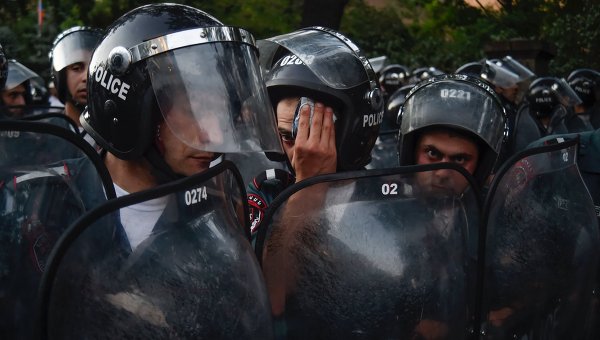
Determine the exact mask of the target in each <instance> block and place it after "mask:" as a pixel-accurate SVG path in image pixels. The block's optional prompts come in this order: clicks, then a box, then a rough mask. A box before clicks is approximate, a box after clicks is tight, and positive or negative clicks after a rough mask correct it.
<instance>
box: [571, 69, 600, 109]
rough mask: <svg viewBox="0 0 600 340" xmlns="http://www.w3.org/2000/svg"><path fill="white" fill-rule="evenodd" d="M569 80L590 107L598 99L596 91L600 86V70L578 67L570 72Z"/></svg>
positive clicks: (585, 104)
mask: <svg viewBox="0 0 600 340" xmlns="http://www.w3.org/2000/svg"><path fill="white" fill-rule="evenodd" d="M567 82H568V83H569V85H570V86H571V87H572V88H573V90H575V92H576V93H577V95H578V96H579V98H581V100H582V101H583V105H584V106H585V107H590V106H592V105H594V103H596V101H598V98H596V91H597V89H598V87H600V72H598V71H596V70H592V69H587V68H582V69H577V70H574V71H573V72H571V74H569V77H567Z"/></svg>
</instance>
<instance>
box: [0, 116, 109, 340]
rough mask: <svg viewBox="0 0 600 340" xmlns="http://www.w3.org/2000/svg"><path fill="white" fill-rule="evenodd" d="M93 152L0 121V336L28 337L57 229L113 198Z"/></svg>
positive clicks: (34, 127)
mask: <svg viewBox="0 0 600 340" xmlns="http://www.w3.org/2000/svg"><path fill="white" fill-rule="evenodd" d="M114 197H115V192H114V187H113V185H112V181H111V179H110V176H109V174H108V171H107V170H106V168H105V167H104V164H103V163H102V160H101V159H100V157H99V156H98V155H97V154H96V152H95V151H94V150H93V149H92V148H91V147H90V146H89V144H87V143H86V142H85V141H84V140H83V139H81V137H79V136H78V135H76V134H74V133H73V132H71V131H69V130H65V129H62V128H59V127H57V126H54V125H51V124H45V123H34V122H22V121H8V120H6V121H0V206H1V207H2V208H1V209H0V334H2V338H5V339H30V338H31V337H32V330H33V328H34V327H33V324H34V320H35V319H36V313H35V311H36V308H35V307H36V304H37V298H38V295H37V292H38V285H39V282H40V280H41V276H42V273H43V272H44V270H45V268H46V265H47V259H48V256H49V255H50V252H51V251H52V249H53V247H54V244H55V243H56V242H57V240H58V239H59V238H60V236H61V235H62V233H63V231H64V230H65V229H66V228H67V227H68V226H69V225H70V224H71V223H73V222H74V221H75V220H76V219H77V218H79V217H80V216H81V215H83V214H84V213H85V212H86V211H88V210H91V209H92V208H93V207H95V206H98V205H100V204H101V203H104V202H105V201H106V200H107V198H114Z"/></svg>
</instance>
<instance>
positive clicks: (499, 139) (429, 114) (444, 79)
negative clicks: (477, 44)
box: [398, 74, 506, 184]
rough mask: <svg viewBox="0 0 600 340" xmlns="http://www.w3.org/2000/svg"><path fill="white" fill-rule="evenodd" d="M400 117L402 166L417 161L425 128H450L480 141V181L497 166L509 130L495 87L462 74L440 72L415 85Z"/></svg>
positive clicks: (478, 172) (475, 173)
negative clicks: (417, 149)
mask: <svg viewBox="0 0 600 340" xmlns="http://www.w3.org/2000/svg"><path fill="white" fill-rule="evenodd" d="M399 120H400V134H399V137H398V152H399V157H400V159H399V161H400V165H412V164H415V162H416V159H415V147H416V144H417V140H418V137H419V135H420V134H421V133H422V132H423V131H425V130H427V129H429V128H449V129H452V130H456V131H458V132H463V133H464V134H465V135H466V136H469V137H470V138H471V139H473V140H476V141H477V142H478V146H479V161H478V164H477V167H476V169H475V172H474V177H475V179H477V180H478V181H479V183H480V184H483V183H484V181H485V179H486V178H487V176H488V175H489V174H490V171H491V170H492V169H493V166H494V164H495V162H496V160H497V158H498V155H499V153H500V150H501V147H502V143H503V140H504V136H505V133H506V113H505V110H504V107H503V106H502V103H501V101H500V99H499V98H498V96H497V95H496V93H495V92H494V90H493V89H491V88H490V87H489V86H488V85H487V84H485V83H484V82H482V81H481V80H478V79H476V78H473V77H469V76H466V75H462V74H454V75H440V76H436V77H433V78H430V79H428V80H426V81H423V82H421V83H419V84H417V85H415V87H414V88H413V89H412V90H411V91H410V92H409V93H408V95H407V97H406V100H405V102H404V105H403V106H402V109H401V113H400V116H399Z"/></svg>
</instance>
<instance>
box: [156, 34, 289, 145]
mask: <svg viewBox="0 0 600 340" xmlns="http://www.w3.org/2000/svg"><path fill="white" fill-rule="evenodd" d="M148 70H149V72H150V78H151V81H152V87H153V89H154V93H155V95H156V99H157V101H158V105H159V108H160V111H161V113H162V115H163V117H164V119H165V121H166V123H167V125H168V126H169V127H170V128H171V130H172V131H173V133H174V134H175V135H176V136H177V138H179V139H180V140H181V141H182V142H183V143H185V144H187V145H188V146H190V147H192V148H195V149H198V150H202V151H209V152H217V153H232V152H251V151H268V152H278V153H283V150H282V147H281V142H280V141H279V138H278V134H277V126H276V124H275V114H274V113H273V108H272V106H271V102H270V101H269V99H268V96H267V92H266V88H265V86H264V83H263V81H262V78H261V77H260V75H259V68H258V63H257V59H256V55H255V54H254V51H253V49H252V47H250V46H248V45H245V44H239V43H208V44H201V45H194V46H190V47H186V48H181V49H177V50H175V51H170V52H166V53H162V54H159V55H157V56H154V57H152V58H151V59H149V62H148Z"/></svg>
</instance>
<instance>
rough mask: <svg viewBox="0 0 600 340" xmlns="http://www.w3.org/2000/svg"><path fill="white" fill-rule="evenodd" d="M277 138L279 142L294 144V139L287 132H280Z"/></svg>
mask: <svg viewBox="0 0 600 340" xmlns="http://www.w3.org/2000/svg"><path fill="white" fill-rule="evenodd" d="M279 136H280V137H281V141H282V142H284V143H286V144H294V142H295V140H294V137H292V134H291V133H289V132H280V133H279Z"/></svg>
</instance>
